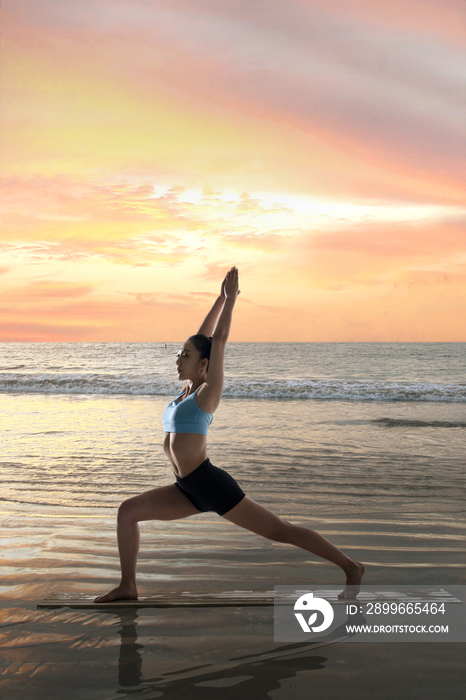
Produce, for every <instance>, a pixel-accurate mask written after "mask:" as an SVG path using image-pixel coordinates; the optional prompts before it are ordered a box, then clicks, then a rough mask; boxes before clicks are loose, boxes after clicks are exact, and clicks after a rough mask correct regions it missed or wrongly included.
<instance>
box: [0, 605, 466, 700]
mask: <svg viewBox="0 0 466 700" xmlns="http://www.w3.org/2000/svg"><path fill="white" fill-rule="evenodd" d="M5 602H6V601H4V603H5ZM0 631H1V633H2V642H1V645H2V659H3V661H2V666H3V667H2V682H1V684H0V689H2V694H3V697H5V698H8V700H20V698H25V697H27V698H28V699H30V700H55V699H57V700H58V699H60V700H61V699H62V698H64V697H66V698H67V699H68V700H78V699H79V700H80V699H81V698H82V699H83V700H84V698H85V699H86V700H93V699H94V698H95V700H113V699H114V700H117V699H118V698H121V697H125V696H127V695H132V696H133V695H136V696H138V695H139V694H141V695H142V696H143V697H144V698H148V699H149V700H150V699H151V698H162V697H163V698H166V699H167V700H170V699H173V700H175V699H176V700H179V699H181V698H189V699H190V700H209V699H210V698H212V700H214V699H217V698H218V697H219V694H220V693H221V696H222V697H225V698H241V699H242V700H249V699H250V700H262V698H263V699H264V700H265V699H270V698H272V699H273V700H308V699H309V698H317V699H320V698H322V700H324V699H325V700H328V699H329V698H341V697H343V696H344V697H345V698H349V699H350V700H353V699H354V700H360V699H361V698H371V699H372V698H376V699H378V698H386V699H387V700H388V698H390V699H391V698H393V697H396V698H412V697H422V698H423V699H424V700H437V699H438V698H440V697H446V698H448V700H456V698H458V700H459V698H460V697H461V698H462V697H463V693H464V687H465V683H466V669H465V664H464V658H465V652H466V644H459V643H453V644H449V643H442V644H439V643H427V644H426V643H424V644H415V643H399V644H398V643H389V644H383V643H378V644H376V643H374V644H349V643H330V644H329V643H326V644H319V643H318V642H317V643H295V644H287V643H274V641H273V609H272V608H228V609H225V608H224V609H219V608H209V609H205V608H204V609H195V608H191V609H163V610H160V609H156V610H154V609H144V610H135V609H127V610H118V611H117V610H113V611H111V610H109V611H108V612H107V611H96V612H94V611H72V610H66V609H65V610H59V611H36V610H34V609H33V607H32V606H28V611H27V613H26V610H25V609H24V608H23V607H21V608H18V607H17V606H15V605H12V606H11V607H10V606H8V607H5V606H4V607H3V613H2V623H1V630H0Z"/></svg>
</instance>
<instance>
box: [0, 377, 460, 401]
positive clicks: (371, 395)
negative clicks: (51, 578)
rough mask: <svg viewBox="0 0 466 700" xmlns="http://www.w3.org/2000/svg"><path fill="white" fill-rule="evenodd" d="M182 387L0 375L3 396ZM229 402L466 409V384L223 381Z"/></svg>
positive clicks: (145, 380) (149, 381)
mask: <svg viewBox="0 0 466 700" xmlns="http://www.w3.org/2000/svg"><path fill="white" fill-rule="evenodd" d="M179 386H180V385H179V382H176V381H173V380H167V379H163V378H160V377H157V376H154V375H145V376H141V375H139V376H128V375H122V374H97V373H95V374H52V373H50V374H31V373H14V372H8V373H0V392H3V393H14V394H18V393H19V394H69V395H73V394H101V395H105V394H107V395H124V396H171V395H173V394H174V393H177V390H178V389H179ZM223 396H224V397H225V398H250V399H275V400H304V401H305V400H322V401H332V400H337V401H434V402H437V401H442V402H448V403H466V386H465V385H464V384H436V383H432V382H402V381H398V382H394V381H390V382H387V381H379V380H377V381H376V380H367V381H362V380H357V381H356V380H343V379H338V380H337V379H299V380H290V379H277V380H269V381H267V380H248V379H244V378H236V379H233V378H230V379H227V380H226V381H225V388H224V392H223Z"/></svg>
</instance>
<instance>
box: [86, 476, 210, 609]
mask: <svg viewBox="0 0 466 700" xmlns="http://www.w3.org/2000/svg"><path fill="white" fill-rule="evenodd" d="M200 512H201V511H199V510H198V509H197V508H196V507H195V506H193V504H192V503H191V501H189V500H188V499H187V498H186V496H185V495H184V493H182V492H181V490H180V489H179V488H178V487H177V486H176V485H175V484H170V485H169V486H160V487H159V488H156V489H151V490H150V491H146V492H145V493H141V495H139V496H133V497H132V498H128V499H126V501H123V503H121V505H120V507H119V508H118V518H117V536H118V551H119V554H120V564H121V582H120V585H119V586H117V588H114V589H113V590H112V591H110V592H109V593H107V594H106V595H104V596H100V597H99V598H96V599H95V601H94V602H95V603H108V602H110V601H112V600H128V599H129V600H135V599H136V598H137V597H138V591H137V587H136V565H137V558H138V551H139V540H140V536H139V525H138V523H139V522H141V521H143V520H179V519H181V518H187V517H189V516H190V515H196V514H197V513H200Z"/></svg>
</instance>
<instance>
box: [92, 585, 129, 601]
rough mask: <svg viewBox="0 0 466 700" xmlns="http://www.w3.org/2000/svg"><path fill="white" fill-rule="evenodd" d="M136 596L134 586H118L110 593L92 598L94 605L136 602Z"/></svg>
mask: <svg viewBox="0 0 466 700" xmlns="http://www.w3.org/2000/svg"><path fill="white" fill-rule="evenodd" d="M138 595H139V594H138V589H137V588H136V586H122V585H121V584H120V585H119V586H118V587H117V588H114V589H113V591H110V593H107V594H106V595H101V596H99V597H98V598H94V603H110V601H112V600H137V599H138Z"/></svg>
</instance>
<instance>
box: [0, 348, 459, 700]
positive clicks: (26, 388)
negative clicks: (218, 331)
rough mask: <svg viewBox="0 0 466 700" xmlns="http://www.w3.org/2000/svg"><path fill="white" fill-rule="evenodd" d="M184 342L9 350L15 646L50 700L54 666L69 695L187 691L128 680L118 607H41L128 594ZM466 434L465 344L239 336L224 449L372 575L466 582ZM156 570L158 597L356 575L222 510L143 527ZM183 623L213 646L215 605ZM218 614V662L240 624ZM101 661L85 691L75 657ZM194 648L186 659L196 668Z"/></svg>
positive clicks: (0, 626) (7, 560)
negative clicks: (122, 561)
mask: <svg viewBox="0 0 466 700" xmlns="http://www.w3.org/2000/svg"><path fill="white" fill-rule="evenodd" d="M178 348H179V344H177V343H166V344H164V343H8V344H6V343H4V344H0V400H1V404H2V419H1V436H2V447H3V450H2V457H1V463H2V464H1V466H2V472H1V473H2V489H1V495H0V518H1V538H2V560H1V562H0V565H1V568H0V571H1V580H0V594H1V595H2V610H1V619H0V633H1V634H2V642H1V644H0V646H1V647H2V649H3V650H5V649H7V650H8V655H7V660H6V662H5V664H6V665H5V666H4V671H3V680H4V681H5V680H6V681H8V682H9V683H11V684H12V685H11V688H13V692H16V690H15V688H16V687H17V686H16V685H15V682H16V680H17V679H18V677H21V680H22V682H23V686H22V687H23V688H25V689H26V691H27V693H26V695H27V696H28V697H29V698H39V697H40V698H41V697H44V698H45V697H48V698H50V697H52V696H50V695H47V687H48V686H47V684H48V683H49V682H50V674H52V676H53V677H54V678H55V679H56V680H57V683H58V685H57V688H60V687H61V686H60V682H62V680H63V678H65V677H66V676H64V675H63V673H64V671H63V669H64V668H65V666H66V668H67V669H68V671H67V672H68V673H70V674H71V677H72V678H74V679H75V685H74V687H73V688H71V689H70V690H67V691H66V693H67V696H68V697H69V700H75V698H76V699H77V698H81V697H83V698H84V697H86V698H89V697H96V698H103V697H105V698H107V697H108V698H117V697H121V696H122V694H123V695H124V693H123V689H124V688H126V689H127V691H128V693H129V692H130V691H129V690H128V688H132V689H133V690H132V691H131V692H133V693H134V692H136V691H137V692H143V691H144V692H146V691H147V692H148V693H149V694H147V695H145V697H162V695H165V696H166V697H171V695H169V693H168V691H167V690H164V689H163V687H162V685H163V684H162V685H161V686H160V688H159V687H157V689H156V688H155V685H154V683H152V685H151V684H150V683H149V682H148V681H147V679H146V680H145V674H144V673H143V672H142V671H141V672H140V673H139V675H137V677H136V676H134V674H133V676H131V678H130V680H132V681H134V682H131V683H130V682H129V680H128V678H129V676H124V674H123V676H121V663H120V665H119V661H118V658H119V659H120V662H121V649H120V657H118V658H117V657H115V659H113V657H112V652H115V645H119V644H120V642H121V634H122V633H121V629H123V628H124V625H123V627H121V625H122V624H123V623H121V620H120V627H118V630H120V631H119V632H118V633H117V632H116V631H115V629H114V626H115V624H116V623H115V621H114V616H112V615H110V613H108V614H107V613H96V612H89V613H76V612H74V613H71V612H70V611H68V613H67V614H66V613H64V612H63V611H60V612H55V613H53V614H52V613H50V612H47V611H42V610H41V611H38V610H36V604H37V602H39V601H40V600H41V599H43V598H46V597H47V596H50V595H58V594H63V593H65V594H71V593H76V594H87V595H90V596H94V595H100V594H103V593H104V592H106V591H107V590H108V589H109V588H110V587H113V586H114V585H115V584H116V583H117V582H118V572H119V562H118V552H117V547H116V536H115V519H116V513H117V508H118V504H119V503H120V502H121V501H122V500H123V499H125V498H128V497H130V496H133V495H136V494H138V493H141V492H142V491H145V490H148V489H151V488H154V487H157V486H163V485H166V484H170V483H173V481H174V477H173V472H172V471H171V468H170V465H169V463H168V460H167V459H166V457H165V455H164V453H163V450H162V437H163V430H162V413H163V410H164V408H165V406H166V405H167V403H168V402H169V400H170V398H171V397H173V396H176V395H177V394H178V393H179V387H180V383H179V381H178V379H177V377H176V374H175V358H176V352H177V350H178ZM465 437H466V344H464V343H231V344H229V346H228V348H227V357H226V365H225V389H224V393H223V398H222V402H221V404H220V407H219V409H218V410H217V411H216V413H215V415H214V420H213V423H212V425H211V428H210V430H209V450H208V454H209V457H210V459H211V461H212V462H213V463H214V464H215V465H217V466H219V467H221V468H223V469H226V470H227V471H228V472H229V473H231V474H232V476H234V477H235V478H236V479H237V481H238V482H239V484H240V485H241V486H242V488H243V490H244V491H245V492H246V493H247V495H248V496H250V497H251V498H254V499H255V500H256V501H258V502H259V503H261V504H262V505H264V506H266V507H267V508H269V509H271V510H272V511H274V512H276V513H277V514H278V515H280V516H281V517H283V518H285V519H286V520H290V521H292V522H295V523H297V524H300V525H303V526H308V527H311V528H312V529H315V530H318V531H319V532H321V533H322V534H323V535H325V536H326V537H327V538H328V539H330V540H331V541H332V542H333V543H334V544H336V545H337V546H338V547H340V548H341V549H342V550H343V551H344V552H345V553H347V554H348V556H350V557H352V558H355V559H358V560H359V561H362V562H364V563H365V564H366V567H367V570H366V578H365V582H366V583H372V584H377V585H381V584H382V585H385V584H387V585H388V584H415V583H418V584H431V583H432V584H436V585H442V584H444V585H446V584H464V583H465V572H466V557H465V552H466V546H465V545H466V526H465V515H466V488H465V486H466V475H465V446H466V440H465ZM138 577H139V578H138V583H139V590H140V594H141V595H143V596H146V595H151V594H154V593H157V592H172V591H191V592H200V591H204V592H205V591H210V592H217V591H226V590H228V591H231V590H254V591H260V590H262V591H265V590H273V586H274V585H279V584H280V585H294V584H297V585H305V584H306V583H308V584H309V583H313V584H314V583H322V584H334V583H335V584H337V585H339V584H340V583H342V582H343V581H342V573H341V571H340V570H339V569H337V567H335V566H333V565H332V564H330V563H328V562H324V561H322V560H319V559H318V558H317V557H315V556H313V555H311V554H309V553H308V552H304V551H301V550H298V549H296V548H293V547H290V546H288V545H284V544H280V543H275V542H270V541H268V540H264V539H262V538H261V537H259V536H257V535H254V534H252V533H250V532H247V531H245V530H242V529H241V528H238V527H236V526H234V525H232V524H230V523H228V522H226V521H224V520H223V519H222V518H220V517H219V516H217V515H216V514H214V513H202V514H200V515H198V516H194V517H191V518H187V519H185V520H179V521H169V522H159V521H154V522H146V523H142V524H141V551H140V557H139V566H138ZM184 614H185V615H187V618H186V619H185V622H184V624H185V629H186V630H187V629H188V628H189V629H190V630H191V631H190V633H189V635H190V636H191V637H192V636H195V634H196V630H198V627H197V625H198V623H199V618H198V617H196V615H198V614H200V613H199V611H197V612H191V613H189V614H188V613H184ZM203 614H204V615H206V616H207V617H204V618H202V619H203V620H204V621H205V620H206V619H208V620H209V625H208V628H209V630H210V632H208V633H207V632H205V633H203V637H202V645H206V646H205V654H208V653H210V652H209V649H210V648H211V647H209V640H210V642H212V640H213V639H214V638H215V639H216V638H217V637H216V635H220V633H221V629H220V628H221V626H222V624H224V623H225V620H224V618H223V617H222V616H220V615H219V616H218V617H217V618H216V617H215V616H213V613H206V612H204V613H203ZM223 614H225V615H226V614H227V613H222V615H223ZM263 614H264V615H265V613H263ZM154 615H155V613H150V612H147V613H146V616H145V617H144V616H142V617H141V614H140V618H139V624H140V625H142V627H141V628H140V629H143V628H144V625H146V626H147V630H149V629H150V634H148V636H147V635H146V641H145V643H144V642H143V641H142V637H141V634H140V639H139V642H138V643H139V646H141V647H142V651H140V652H138V654H139V655H138V656H137V658H138V659H139V660H140V659H143V658H144V659H145V660H144V663H145V664H149V665H150V663H152V661H150V658H152V657H151V654H153V653H154V648H155V647H154V645H155V646H156V647H157V645H160V644H162V642H161V641H160V640H161V639H162V638H161V637H160V638H159V637H157V634H156V632H155V631H154V628H153V625H154V624H155V620H156V618H155V617H154ZM157 615H159V617H158V618H157V619H158V620H159V622H160V620H161V619H162V618H161V617H160V616H162V617H163V616H164V615H165V616H166V615H167V613H160V612H158V613H157ZM163 619H164V620H165V621H167V620H168V618H166V617H163ZM170 620H172V618H170ZM216 620H217V621H218V622H216ZM221 620H223V622H221ZM264 620H265V618H264ZM264 620H263V621H262V622H261V624H262V623H263V624H264V625H265V626H266V627H267V624H268V622H266V621H264ZM57 621H58V622H57ZM172 623H173V620H172V622H170V624H172ZM230 623H231V619H229V624H230ZM125 624H126V623H125ZM167 624H168V623H167ZM173 624H174V623H173ZM178 624H180V623H178ZM191 624H192V628H191V627H190V625H191ZM257 624H259V623H257ZM112 625H113V628H112ZM133 628H134V624H133ZM133 628H132V629H133ZM112 629H113V636H112ZM144 629H145V628H144ZM177 629H178V628H177ZM206 629H207V628H206ZM267 629H268V628H267ZM104 631H105V634H104ZM149 638H150V640H151V641H148V639H149ZM179 638H180V639H181V638H184V637H183V635H179ZM164 639H165V638H164ZM184 639H185V638H184ZM154 640H156V641H154ZM185 641H186V640H185ZM179 643H180V645H182V642H181V641H180V642H179ZM183 643H184V642H183ZM238 643H239V642H238ZM170 644H174V642H173V640H172V641H171V642H170ZM44 645H46V646H45V647H44ZM202 645H201V646H202ZM175 646H176V645H175ZM44 648H46V649H47V654H46V655H48V656H47V658H48V661H47V662H45V661H44V657H43V653H42V652H39V651H38V650H39V649H44ZM170 648H172V647H170ZM173 648H174V647H173ZM180 648H181V647H180ZM203 648H204V647H203ZM89 650H92V651H93V653H94V655H95V653H96V652H97V650H100V652H101V653H102V658H105V659H106V663H107V666H108V670H107V671H106V672H105V673H107V675H108V678H107V676H106V675H105V674H104V676H102V675H100V676H99V675H98V674H95V675H92V674H91V676H90V677H92V683H91V682H89V683H86V682H84V681H83V679H82V677H80V676H79V673H78V671H77V670H76V669H75V670H71V669H72V668H73V669H74V665H75V663H74V662H73V661H72V660H73V659H75V658H76V655H78V657H79V655H80V654H81V655H82V656H81V657H80V658H81V659H82V662H83V663H88V664H90V663H91V658H94V659H95V656H94V657H91V656H89V657H88V654H89V653H90V652H89ZM133 652H134V648H133ZM177 653H178V656H176V653H175V652H173V654H174V656H173V658H172V657H170V658H171V662H173V663H175V660H176V662H177V663H182V662H183V663H184V660H183V661H181V660H182V659H184V658H185V657H183V653H182V651H180V650H179V649H178V652H177ZM203 653H204V652H203ZM145 655H147V656H145ZM149 657H150V658H149ZM175 657H176V659H175ZM164 658H165V657H164ZM193 658H194V657H193ZM203 658H204V657H203ZM111 659H113V661H112V660H111ZM191 661H192V659H191ZM138 663H139V661H138ZM141 663H142V662H141ZM67 664H68V666H67ZM73 664H74V665H73ZM112 664H114V666H115V668H119V671H118V673H120V675H118V673H116V675H115V674H113V670H112V669H113V666H112ZM107 666H106V668H107ZM175 666H176V664H175ZM170 668H171V667H170ZM176 668H178V667H176ZM18 669H19V670H18ZM157 673H160V669H158V670H157ZM112 674H113V675H112ZM149 675H150V674H149ZM146 676H147V674H146ZM122 678H123V681H122ZM125 678H126V681H125V680H124V679H125ZM15 679H16V680H15ZM41 679H42V680H41ZM47 679H48V680H47ZM59 679H62V680H59ZM112 679H113V680H112ZM63 682H64V681H63ZM80 683H81V685H80ZM28 684H29V685H28ZM91 691H92V692H91ZM94 691H95V693H94ZM57 692H58V691H57ZM125 692H126V691H125ZM42 693H43V694H42ZM92 693H94V695H93V694H92ZM102 693H104V694H102ZM157 693H159V694H157ZM160 693H161V694H162V695H160ZM9 697H16V696H15V695H11V696H9ZM18 697H20V695H18ZM57 697H61V696H60V695H57ZM173 697H175V696H174V695H173ZM187 697H188V696H187ZM192 697H194V696H192ZM205 697H210V695H209V696H207V695H206V696H205ZM212 697H213V696H212ZM258 697H259V696H258ZM264 697H266V696H265V695H264ZM277 697H278V696H277Z"/></svg>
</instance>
